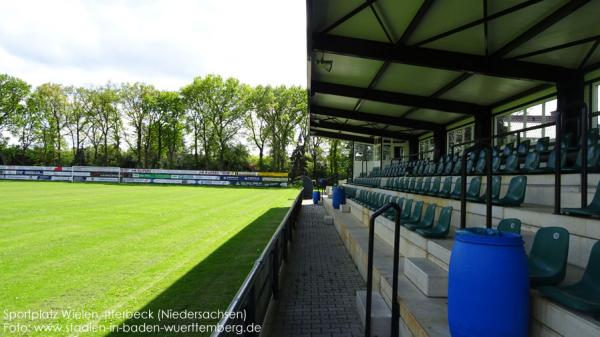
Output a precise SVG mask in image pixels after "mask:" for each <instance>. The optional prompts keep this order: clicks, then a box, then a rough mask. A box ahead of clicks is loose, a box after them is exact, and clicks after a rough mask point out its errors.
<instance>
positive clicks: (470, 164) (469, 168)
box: [467, 158, 474, 174]
mask: <svg viewBox="0 0 600 337" xmlns="http://www.w3.org/2000/svg"><path fill="white" fill-rule="evenodd" d="M473 161H474V159H471V158H469V159H467V174H469V173H471V172H473Z"/></svg>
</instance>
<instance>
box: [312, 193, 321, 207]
mask: <svg viewBox="0 0 600 337" xmlns="http://www.w3.org/2000/svg"><path fill="white" fill-rule="evenodd" d="M319 200H321V192H319V191H314V192H313V204H315V205H317V204H318V203H319Z"/></svg>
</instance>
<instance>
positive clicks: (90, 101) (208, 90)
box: [0, 74, 349, 177]
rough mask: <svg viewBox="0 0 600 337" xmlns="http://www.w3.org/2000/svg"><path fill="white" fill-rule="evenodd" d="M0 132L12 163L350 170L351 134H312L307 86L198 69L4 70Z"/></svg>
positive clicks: (1, 148)
mask: <svg viewBox="0 0 600 337" xmlns="http://www.w3.org/2000/svg"><path fill="white" fill-rule="evenodd" d="M0 135H2V137H0V161H2V162H3V163H4V164H15V165H102V166H119V167H138V168H179V169H210V170H213V169H218V170H232V171H234V170H261V171H265V170H273V171H291V172H292V174H293V175H300V174H304V173H308V174H313V175H319V176H332V175H335V176H336V177H339V176H345V173H346V172H347V171H348V165H349V160H345V159H344V158H348V156H349V152H348V149H349V147H348V145H347V144H346V143H345V142H340V141H329V140H316V138H315V137H311V136H310V135H309V130H308V114H307V94H306V90H305V89H303V88H301V87H297V86H290V87H286V86H274V87H273V86H255V87H252V86H249V85H247V84H244V83H241V82H240V81H238V80H237V79H234V78H227V79H224V78H222V77H221V76H218V75H207V76H205V77H197V78H195V79H194V80H193V81H192V82H191V83H190V84H188V85H186V86H184V87H182V88H181V89H180V90H178V91H169V90H158V89H156V88H155V87H153V86H152V85H148V84H144V83H133V84H131V83H125V84H121V85H115V84H111V83H108V84H106V85H103V86H97V87H74V86H63V85H60V84H54V83H46V84H42V85H40V86H38V87H35V88H33V87H32V86H31V85H29V84H27V83H26V82H25V81H23V80H21V79H19V78H16V77H12V76H9V75H6V74H0ZM315 142H316V143H315ZM323 142H325V143H327V144H326V145H327V146H325V148H327V149H328V150H329V153H325V152H324V150H323V148H324V147H323V146H321V145H322V144H321V143H323ZM248 147H253V148H255V149H256V150H255V151H253V152H255V153H257V154H255V155H253V154H251V151H250V150H249V148H248ZM290 153H291V157H290Z"/></svg>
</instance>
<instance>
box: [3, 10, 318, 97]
mask: <svg viewBox="0 0 600 337" xmlns="http://www.w3.org/2000/svg"><path fill="white" fill-rule="evenodd" d="M304 6H305V1H304V0H258V1H249V0H156V1H151V0H122V1H117V0H95V1H92V0H88V1H76V0H64V1H63V0H52V1H49V0H46V1H44V0H38V1H33V0H18V1H17V0H0V73H8V74H10V75H13V76H17V77H20V78H22V79H24V80H25V81H27V82H29V83H30V84H33V85H39V84H41V83H45V82H55V83H61V84H65V85H100V84H104V83H106V82H108V81H111V82H113V83H121V82H135V81H143V82H146V83H149V84H153V85H155V86H156V87H158V88H161V89H178V88H179V87H181V86H182V85H185V84H186V83H189V82H191V80H192V78H193V77H195V76H202V75H206V74H210V73H214V74H220V75H222V76H224V77H228V76H233V77H236V78H238V79H240V80H241V81H242V82H245V83H248V84H252V85H256V84H272V85H278V84H286V85H302V86H306V29H305V25H306V23H305V21H306V15H305V8H304Z"/></svg>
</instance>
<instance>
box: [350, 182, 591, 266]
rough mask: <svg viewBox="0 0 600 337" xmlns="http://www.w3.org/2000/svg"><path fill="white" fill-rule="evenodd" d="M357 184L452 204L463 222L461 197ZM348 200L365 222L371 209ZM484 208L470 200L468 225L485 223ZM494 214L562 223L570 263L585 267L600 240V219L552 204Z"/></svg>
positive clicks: (531, 228)
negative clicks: (562, 210) (558, 211)
mask: <svg viewBox="0 0 600 337" xmlns="http://www.w3.org/2000/svg"><path fill="white" fill-rule="evenodd" d="M353 187H354V186H353ZM358 188H359V189H366V190H370V191H377V192H380V193H385V194H390V195H393V196H400V197H404V198H409V199H413V200H415V201H418V200H422V201H424V202H425V203H435V204H437V205H438V206H439V207H440V208H441V207H445V206H452V207H453V212H452V224H453V225H454V226H456V225H458V224H459V223H460V201H458V200H453V199H446V198H438V197H430V196H423V195H419V194H412V193H404V192H395V191H389V190H383V189H375V188H368V187H358ZM349 204H350V205H351V206H352V205H354V206H358V209H351V213H352V214H354V215H355V216H357V217H358V218H359V219H361V220H363V222H365V223H366V222H367V221H368V217H369V212H368V210H366V208H365V209H364V208H363V207H362V206H360V205H358V204H355V203H353V201H351V200H350V201H349ZM351 208H353V207H351ZM485 212H486V207H485V205H484V204H478V203H467V224H468V226H469V227H483V226H485ZM492 216H493V218H492V222H493V224H494V225H496V224H497V223H498V222H499V221H500V220H501V219H504V218H517V219H520V220H521V221H522V223H523V227H522V228H523V230H524V231H525V232H527V231H528V232H531V233H534V232H536V231H537V230H538V229H539V228H542V227H550V226H559V227H564V228H566V229H567V230H568V231H569V233H570V234H571V236H570V242H569V263H571V264H573V265H576V266H579V267H582V268H583V267H585V266H586V264H587V260H588V257H589V255H590V252H591V249H592V246H593V245H594V243H596V242H597V241H598V240H600V219H589V218H580V217H573V216H565V215H556V214H553V213H552V207H548V206H540V205H531V204H523V205H522V206H521V207H500V206H493V207H492ZM378 221H382V220H378ZM390 223H391V222H390ZM392 228H393V226H392ZM382 237H383V236H382Z"/></svg>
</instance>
